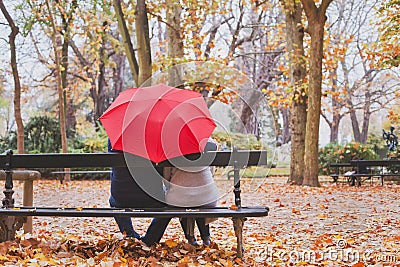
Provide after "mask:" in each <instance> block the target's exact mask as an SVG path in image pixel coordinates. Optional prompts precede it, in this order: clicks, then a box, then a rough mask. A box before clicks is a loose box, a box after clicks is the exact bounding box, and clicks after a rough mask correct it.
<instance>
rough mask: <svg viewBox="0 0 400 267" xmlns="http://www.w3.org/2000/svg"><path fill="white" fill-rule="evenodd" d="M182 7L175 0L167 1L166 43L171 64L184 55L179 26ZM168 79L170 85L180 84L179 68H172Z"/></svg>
mask: <svg viewBox="0 0 400 267" xmlns="http://www.w3.org/2000/svg"><path fill="white" fill-rule="evenodd" d="M181 13H182V7H181V4H180V2H179V1H177V0H168V1H167V43H168V57H169V58H170V59H171V60H172V64H173V65H175V64H177V63H178V62H179V61H180V60H181V59H182V58H183V56H184V50H183V40H182V28H181ZM168 81H169V84H170V85H172V86H175V87H177V86H180V85H181V83H182V80H181V73H180V72H179V68H172V69H170V70H169V73H168Z"/></svg>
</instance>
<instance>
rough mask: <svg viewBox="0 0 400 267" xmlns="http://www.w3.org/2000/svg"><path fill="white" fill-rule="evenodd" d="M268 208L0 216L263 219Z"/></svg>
mask: <svg viewBox="0 0 400 267" xmlns="http://www.w3.org/2000/svg"><path fill="white" fill-rule="evenodd" d="M268 212H269V208H268V207H259V206H256V207H241V208H239V209H230V208H228V207H215V208H202V209H182V208H181V209H173V208H158V209H124V208H122V209H118V208H82V209H81V208H63V207H15V208H0V215H7V216H50V217H51V216H61V217H115V216H121V217H135V218H137V217H144V218H152V217H164V218H170V217H178V218H181V217H191V218H194V217H210V218H216V217H235V218H238V217H239V218H240V217H262V216H267V215H268Z"/></svg>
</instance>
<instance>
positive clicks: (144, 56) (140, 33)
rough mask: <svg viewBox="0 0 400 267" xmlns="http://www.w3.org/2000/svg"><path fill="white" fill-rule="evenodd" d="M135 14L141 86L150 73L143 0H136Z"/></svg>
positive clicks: (147, 30) (148, 45)
mask: <svg viewBox="0 0 400 267" xmlns="http://www.w3.org/2000/svg"><path fill="white" fill-rule="evenodd" d="M135 15H136V16H135V25H136V39H137V45H138V48H137V49H138V62H139V75H138V86H141V85H142V84H143V83H144V82H146V81H147V80H148V79H149V78H150V77H151V74H152V69H151V48H150V36H149V22H148V19H147V8H146V2H145V0H137V3H136V12H135ZM149 84H151V83H149Z"/></svg>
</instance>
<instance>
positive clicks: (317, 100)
mask: <svg viewBox="0 0 400 267" xmlns="http://www.w3.org/2000/svg"><path fill="white" fill-rule="evenodd" d="M331 1H332V0H322V3H321V4H320V6H319V7H316V5H315V2H314V1H313V0H301V3H302V4H303V8H304V11H305V13H306V16H307V21H308V28H309V32H310V36H311V47H310V51H311V52H310V70H309V73H310V75H309V93H308V112H307V124H306V136H305V138H306V139H305V156H304V164H305V169H304V180H303V185H307V186H320V183H319V180H318V169H319V168H318V141H319V122H320V115H321V95H322V90H321V84H322V57H323V40H324V25H325V21H326V16H325V13H326V9H327V8H328V6H329V4H330V3H331Z"/></svg>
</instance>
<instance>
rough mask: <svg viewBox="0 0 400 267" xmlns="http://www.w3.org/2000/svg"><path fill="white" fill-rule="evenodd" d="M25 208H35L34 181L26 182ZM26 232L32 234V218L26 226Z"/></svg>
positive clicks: (28, 180)
mask: <svg viewBox="0 0 400 267" xmlns="http://www.w3.org/2000/svg"><path fill="white" fill-rule="evenodd" d="M23 206H25V207H31V206H33V180H31V179H27V180H25V181H24V193H23ZM24 232H25V233H32V217H30V216H29V217H28V219H27V221H26V223H25V224H24Z"/></svg>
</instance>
